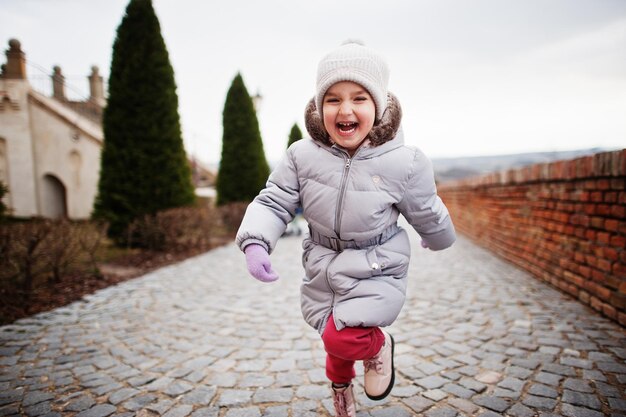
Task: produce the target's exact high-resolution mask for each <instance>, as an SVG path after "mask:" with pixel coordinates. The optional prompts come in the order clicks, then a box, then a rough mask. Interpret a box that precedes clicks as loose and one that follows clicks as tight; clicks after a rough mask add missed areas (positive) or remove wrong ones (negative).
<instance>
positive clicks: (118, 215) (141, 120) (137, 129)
mask: <svg viewBox="0 0 626 417" xmlns="http://www.w3.org/2000/svg"><path fill="white" fill-rule="evenodd" d="M103 128H104V147H103V150H102V157H101V169H100V182H99V184H98V197H97V199H96V203H95V208H94V217H96V218H100V219H104V220H106V221H108V222H109V225H110V227H109V235H110V236H111V237H113V238H118V241H119V239H120V238H122V239H123V235H124V232H125V230H126V228H127V226H128V225H129V223H130V222H131V221H132V220H133V219H135V218H137V217H139V216H141V215H144V214H153V213H156V212H157V211H160V210H164V209H168V208H172V207H180V206H185V205H190V204H192V203H193V202H194V200H195V196H194V190H193V185H192V182H191V170H190V167H189V164H188V162H187V156H186V154H185V150H184V147H183V141H182V135H181V128H180V118H179V115H178V96H177V94H176V83H175V80H174V70H173V69H172V66H171V64H170V61H169V55H168V52H167V49H166V47H165V42H164V41H163V37H162V36H161V28H160V25H159V21H158V18H157V16H156V15H155V13H154V9H153V7H152V0H131V1H130V3H129V4H128V7H127V8H126V15H125V16H124V18H123V19H122V22H121V24H120V26H119V27H118V29H117V37H116V39H115V43H114V44H113V58H112V61H111V72H110V78H109V98H108V103H107V107H106V109H105V111H104V115H103Z"/></svg>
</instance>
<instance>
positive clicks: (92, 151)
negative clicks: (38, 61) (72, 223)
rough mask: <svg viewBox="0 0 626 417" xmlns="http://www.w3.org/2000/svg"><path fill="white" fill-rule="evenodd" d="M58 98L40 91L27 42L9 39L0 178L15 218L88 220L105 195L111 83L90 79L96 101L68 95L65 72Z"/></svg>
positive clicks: (1, 89) (0, 78) (0, 84)
mask: <svg viewBox="0 0 626 417" xmlns="http://www.w3.org/2000/svg"><path fill="white" fill-rule="evenodd" d="M51 78H52V83H53V94H52V97H48V96H46V95H44V94H41V93H39V92H37V91H35V90H34V89H33V88H32V86H31V84H30V83H29V81H28V78H27V74H26V57H25V54H24V52H23V51H22V49H21V46H20V43H19V41H17V40H15V39H12V40H10V41H9V49H8V50H7V51H6V64H5V65H3V67H2V74H1V75H0V181H2V182H3V183H4V184H6V185H8V188H9V192H8V193H7V195H6V196H5V198H4V201H5V204H6V205H7V207H8V208H9V210H10V212H11V214H12V215H14V216H17V217H32V216H43V217H49V218H60V217H67V218H71V219H85V218H88V217H89V216H90V214H91V211H92V207H93V203H94V199H95V197H96V194H97V188H98V177H99V170H100V152H101V149H102V143H103V133H102V121H101V119H102V110H103V108H104V105H105V97H104V86H103V79H102V77H101V76H100V75H99V74H98V68H97V67H93V68H92V74H91V75H90V76H89V77H88V78H89V86H90V93H91V94H90V97H89V98H88V99H87V100H86V101H72V100H69V99H67V98H66V96H65V82H64V77H63V74H62V73H61V69H60V68H59V67H55V68H54V73H53V75H52V76H51Z"/></svg>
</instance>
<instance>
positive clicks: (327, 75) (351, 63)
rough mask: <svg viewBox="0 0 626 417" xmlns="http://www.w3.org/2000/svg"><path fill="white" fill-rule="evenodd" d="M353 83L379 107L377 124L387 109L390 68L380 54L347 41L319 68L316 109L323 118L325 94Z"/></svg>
mask: <svg viewBox="0 0 626 417" xmlns="http://www.w3.org/2000/svg"><path fill="white" fill-rule="evenodd" d="M340 81H352V82H355V83H357V84H360V85H362V86H363V87H365V89H367V91H368V92H369V93H370V95H371V96H372V98H373V99H374V104H375V105H376V121H378V120H380V118H381V117H382V116H383V113H384V112H385V108H386V107H387V84H388V82H389V68H388V67H387V63H386V62H385V60H384V59H383V57H381V56H380V55H379V54H377V53H376V52H374V51H373V50H371V49H370V48H367V47H366V46H365V45H363V43H361V42H359V41H354V40H348V41H345V42H344V43H343V44H342V45H341V46H340V47H339V48H337V49H335V50H333V51H331V52H330V53H329V54H327V55H326V56H325V57H324V58H322V60H321V61H320V63H319V64H318V66H317V94H316V96H315V105H316V106H317V111H318V112H319V114H320V116H321V117H323V116H322V102H323V100H324V94H326V92H327V91H328V89H329V88H330V87H331V86H332V85H333V84H335V83H338V82H340Z"/></svg>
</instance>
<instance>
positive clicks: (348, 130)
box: [337, 122, 359, 135]
mask: <svg viewBox="0 0 626 417" xmlns="http://www.w3.org/2000/svg"><path fill="white" fill-rule="evenodd" d="M358 126H359V124H358V123H357V122H338V123H337V129H339V133H341V134H343V135H351V134H352V133H354V132H355V131H356V128H357V127H358Z"/></svg>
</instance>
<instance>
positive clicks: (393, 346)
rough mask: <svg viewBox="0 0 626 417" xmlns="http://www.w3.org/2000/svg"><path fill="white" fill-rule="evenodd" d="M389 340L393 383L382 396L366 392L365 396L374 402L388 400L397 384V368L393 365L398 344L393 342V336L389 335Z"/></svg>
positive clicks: (390, 383) (391, 382)
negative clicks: (394, 385)
mask: <svg viewBox="0 0 626 417" xmlns="http://www.w3.org/2000/svg"><path fill="white" fill-rule="evenodd" d="M389 338H390V339H391V381H389V386H388V387H387V389H386V390H385V392H383V393H382V394H380V395H369V394H368V393H367V391H366V392H365V395H367V398H369V399H370V400H372V401H380V400H382V399H384V398H386V397H387V396H388V395H389V393H390V392H391V390H392V389H393V384H394V383H395V380H396V368H395V365H394V364H393V358H394V350H395V348H396V342H395V341H394V340H393V336H392V335H389Z"/></svg>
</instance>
